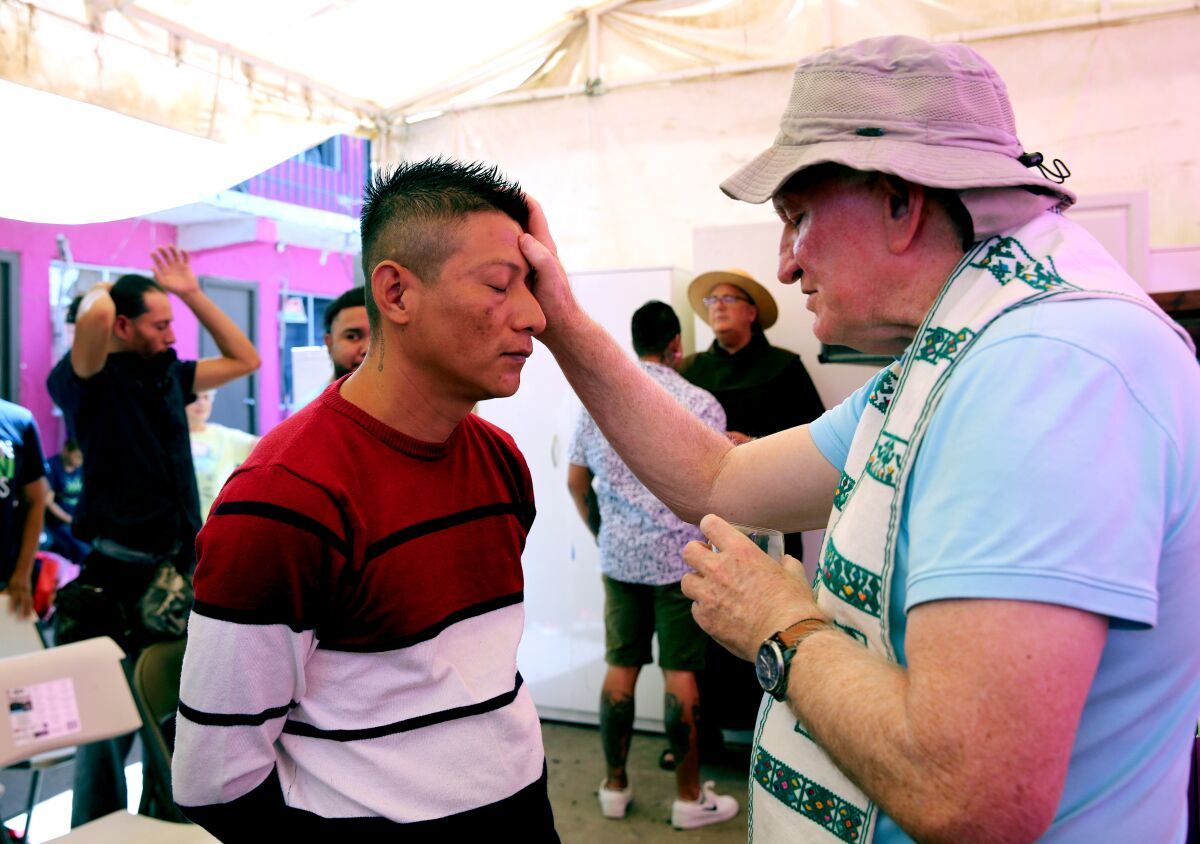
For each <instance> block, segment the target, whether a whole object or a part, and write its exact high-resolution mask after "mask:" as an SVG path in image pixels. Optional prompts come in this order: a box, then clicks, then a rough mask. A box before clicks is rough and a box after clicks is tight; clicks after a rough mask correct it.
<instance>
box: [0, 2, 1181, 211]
mask: <svg viewBox="0 0 1200 844" xmlns="http://www.w3.org/2000/svg"><path fill="white" fill-rule="evenodd" d="M1198 8H1200V2H1197V0H1193V2H1186V3H1176V4H1171V5H1164V4H1163V3H1162V2H1161V0H1159V2H1152V0H1029V2H1019V3H1011V2H1009V3H999V2H986V1H985V0H963V2H956V3H954V4H947V3H944V2H942V0H886V2H877V1H876V0H632V1H630V0H626V1H625V2H621V0H608V2H591V3H585V4H583V5H582V6H580V4H579V3H578V2H577V0H576V2H572V0H522V2H521V3H516V4H503V3H494V2H484V0H441V2H439V3H418V2H396V0H238V2H234V0H133V1H132V2H131V0H5V2H3V3H0V79H6V80H8V81H9V82H11V83H15V84H14V85H0V113H2V114H4V115H5V118H6V119H5V121H4V123H5V131H4V132H3V133H0V144H3V146H0V155H2V160H3V161H4V164H3V167H4V168H5V171H4V173H3V174H2V175H3V179H4V184H5V186H6V190H4V191H2V192H0V215H2V216H9V217H17V218H21V219H30V220H43V221H48V220H55V221H57V222H68V221H71V222H82V221H85V220H88V219H113V218H116V217H121V216H129V215H131V214H138V213H145V212H149V211H152V210H157V209H160V208H162V207H163V205H162V203H172V204H180V203H182V202H186V201H191V200H194V199H198V198H200V197H201V196H204V195H206V194H211V193H214V192H216V191H218V190H221V189H223V188H225V187H228V186H229V185H230V184H232V183H235V182H237V181H240V180H242V179H244V178H246V177H247V176H248V175H250V174H252V173H253V172H256V171H257V170H261V169H264V167H265V166H267V165H269V164H270V163H273V162H275V161H279V160H282V159H284V158H286V157H288V156H290V155H292V154H294V153H296V152H298V151H300V150H301V149H304V148H306V147H308V146H310V145H312V144H313V143H315V142H317V141H319V140H321V139H323V138H325V137H327V136H329V135H331V134H335V133H338V132H359V133H364V134H367V135H369V136H371V137H372V138H374V139H375V140H376V141H377V143H376V155H377V157H378V158H379V159H381V160H395V159H397V158H400V157H405V156H408V155H410V154H411V153H412V152H413V151H415V150H417V149H421V150H423V151H424V150H425V148H426V145H425V144H424V142H423V139H425V138H429V137H439V138H442V139H443V140H444V139H445V137H446V132H447V131H448V127H453V126H460V125H462V124H461V123H459V122H456V121H455V119H453V118H452V117H450V115H453V114H460V115H461V114H463V113H465V112H468V111H478V110H480V109H481V108H484V107H487V108H486V109H485V110H486V111H487V112H488V113H490V114H493V115H494V114H496V113H497V110H496V108H495V107H496V106H498V105H500V104H506V105H509V106H512V105H514V104H517V103H523V102H532V101H537V100H546V99H563V98H571V99H569V100H567V101H566V102H565V103H564V104H562V105H560V106H556V107H554V108H552V109H551V110H550V111H549V112H546V113H549V114H553V115H554V119H555V120H556V121H562V122H561V123H556V124H555V125H554V126H542V127H539V131H546V132H550V133H551V134H556V133H557V134H563V133H565V134H564V137H565V136H566V135H569V134H570V126H571V125H576V126H578V125H580V123H581V122H586V121H588V120H589V119H590V118H591V117H595V116H597V115H596V109H594V108H591V107H590V105H589V103H591V104H593V105H594V103H595V102H597V101H598V100H603V99H605V98H604V97H602V96H601V97H597V95H602V94H608V93H612V94H613V96H616V94H617V93H619V92H620V91H621V89H629V88H638V89H642V95H640V97H635V98H626V99H625V100H623V101H624V102H626V103H632V102H635V101H636V100H637V99H639V98H640V99H648V100H652V101H654V102H655V103H657V107H658V108H661V109H663V110H664V111H662V112H660V113H658V114H653V115H639V119H640V117H649V118H650V122H649V123H648V124H647V125H646V126H645V127H644V132H645V133H646V134H647V138H646V139H645V142H646V143H653V142H652V140H650V137H651V136H654V135H656V134H657V133H659V132H661V131H662V130H663V129H664V128H667V129H668V130H669V124H670V120H671V118H670V112H671V111H672V110H674V109H676V108H679V109H681V110H682V111H684V112H686V111H687V110H688V109H689V108H691V107H693V106H694V105H695V102H694V100H695V97H696V96H697V94H700V93H701V92H703V91H715V90H722V91H731V90H734V89H730V88H728V86H726V87H722V86H721V85H720V84H719V82H713V83H711V84H710V83H703V84H701V85H699V86H697V85H695V84H693V85H691V86H689V87H686V88H679V89H677V93H676V94H675V95H672V96H670V97H668V98H667V100H669V103H668V102H664V100H663V97H661V96H659V95H658V94H656V93H654V90H655V86H661V85H663V84H666V83H679V82H683V81H694V80H704V79H708V80H713V79H716V80H719V79H721V78H723V77H727V76H731V75H734V74H754V75H755V76H756V77H762V78H785V77H786V68H787V67H789V66H790V65H791V64H792V63H793V62H794V61H795V59H796V57H797V56H799V55H802V54H805V53H809V52H812V51H815V50H818V49H821V48H822V47H825V46H828V45H832V44H842V43H848V42H850V41H853V40H856V39H858V38H862V37H866V36H870V35H877V34H883V33H896V32H903V33H908V34H913V35H918V36H922V37H926V38H931V39H935V40H938V39H942V40H946V39H960V40H970V41H972V42H973V43H974V44H975V46H977V47H978V48H980V49H981V50H982V51H983V52H984V53H985V55H989V56H990V55H991V53H990V52H989V51H990V50H992V49H993V48H996V49H998V50H999V51H1000V52H1001V53H1004V54H1006V55H1007V54H1008V53H1009V52H1011V48H1012V45H1014V44H1016V45H1020V44H1026V43H1028V44H1034V43H1037V44H1039V45H1042V46H1039V47H1038V50H1040V51H1042V52H1041V53H1040V54H1039V56H1038V57H1034V59H1035V60H1034V64H1039V63H1040V62H1041V61H1042V60H1043V59H1045V60H1046V63H1047V64H1050V61H1049V59H1048V58H1047V56H1048V55H1052V56H1053V59H1054V65H1055V67H1056V68H1057V71H1058V74H1060V75H1064V74H1065V76H1066V77H1067V78H1070V79H1072V80H1073V82H1075V83H1077V87H1076V93H1077V94H1079V93H1081V92H1082V90H1083V87H1086V83H1087V80H1086V79H1079V78H1078V77H1077V75H1075V76H1074V77H1072V74H1071V73H1070V69H1071V68H1072V67H1076V66H1080V65H1086V64H1087V63H1088V62H1090V61H1094V60H1095V59H1096V57H1095V56H1092V55H1087V54H1072V53H1070V52H1067V51H1065V50H1060V49H1059V48H1055V47H1051V48H1049V49H1050V50H1051V53H1050V54H1047V53H1045V52H1044V51H1045V49H1046V47H1045V46H1044V45H1045V44H1046V42H1045V38H1044V37H1043V36H1039V35H1038V34H1037V33H1040V32H1050V33H1052V35H1053V37H1056V38H1057V37H1059V36H1063V37H1066V38H1068V39H1069V38H1071V37H1076V39H1077V36H1078V34H1079V33H1080V32H1092V33H1099V32H1101V31H1104V30H1110V29H1120V28H1121V27H1120V26H1118V25H1119V24H1122V23H1127V22H1141V21H1147V22H1154V21H1156V20H1159V19H1163V18H1166V19H1167V20H1178V19H1179V18H1180V17H1181V16H1182V17H1184V18H1186V19H1188V20H1190V21H1194V20H1195V17H1196V14H1197V9H1198ZM1135 25H1136V24H1135ZM1168 28H1169V25H1168ZM1039 39H1040V40H1039ZM1093 40H1094V39H1093ZM1194 43H1195V42H1194V41H1193V42H1192V48H1191V49H1185V50H1183V51H1181V53H1186V54H1189V55H1190V53H1191V52H1192V51H1193V49H1194ZM1176 58H1177V57H1172V56H1169V55H1168V56H1164V57H1163V61H1165V62H1167V63H1168V64H1170V63H1171V62H1173V61H1175V60H1176ZM1134 70H1135V71H1139V70H1140V68H1134ZM1002 73H1004V70H1003V69H1002ZM1005 75H1006V76H1007V74H1005ZM1192 78H1193V79H1194V77H1192ZM705 84H708V85H709V87H707V88H706V87H705ZM749 84H750V87H751V88H753V87H755V86H761V85H762V84H763V81H762V79H759V80H758V81H757V82H752V83H749ZM713 86H715V87H713ZM1010 86H1011V83H1010ZM1080 86H1083V87H1080ZM31 90H32V91H37V92H43V93H44V94H45V95H46V97H43V98H41V99H42V102H41V103H39V102H38V98H36V97H33V96H32V95H31ZM668 90H672V89H668ZM1192 90H1193V91H1194V90H1195V89H1194V88H1193V89H1192ZM49 95H58V96H60V97H65V98H68V99H71V100H76V101H80V102H83V103H90V104H92V105H93V106H99V107H101V108H99V109H97V108H91V109H85V108H79V109H75V110H71V109H69V108H67V107H66V105H65V104H63V103H61V102H59V103H57V104H54V105H47V104H45V103H49V102H51V100H49V99H47V97H48V96H49ZM576 95H578V96H576ZM584 95H591V96H586V97H585V96H584ZM1039 96H1040V95H1039ZM732 97H733V99H737V95H736V94H733V95H732ZM689 99H690V100H692V102H690V103H689V102H687V101H688V100H689ZM1133 99H1136V97H1135V98H1131V101H1132V100H1133ZM1014 100H1016V103H1017V114H1018V119H1019V120H1020V118H1021V114H1022V108H1021V106H1022V103H1021V100H1020V98H1019V97H1016V96H1014ZM782 103H783V99H782V96H775V97H773V98H772V99H770V100H763V101H759V102H757V103H756V104H755V106H754V113H755V114H756V115H761V119H759V120H755V121H754V122H755V124H756V128H755V131H754V137H755V140H754V141H753V142H751V143H750V145H749V147H748V148H747V149H744V150H739V151H738V152H737V153H736V154H737V155H738V156H739V157H742V158H744V157H746V156H748V155H750V154H752V153H753V152H755V151H757V148H758V147H761V146H762V145H763V144H764V143H765V142H766V141H767V140H768V139H769V137H770V135H771V134H772V133H773V130H772V129H771V128H770V127H769V126H768V124H770V123H772V122H773V121H774V119H775V117H776V115H777V113H778V110H779V108H780V107H781V106H782ZM1194 106H1195V99H1194V95H1193V96H1192V97H1191V105H1190V107H1189V108H1188V110H1189V111H1190V112H1191V113H1192V115H1194V114H1195V112H1196V109H1195V108H1194ZM740 107H741V104H739V103H737V102H734V101H732V100H728V99H724V100H721V101H720V102H717V101H709V102H708V103H706V105H705V108H706V109H707V112H708V115H709V118H710V121H715V122H726V118H725V117H724V115H723V111H737V110H738V109H739V108H740ZM614 108H615V106H611V105H606V106H605V107H604V108H603V109H601V112H602V113H604V112H611V111H613V109H614ZM47 109H49V111H47ZM103 110H108V111H111V112H116V113H120V114H122V115H126V116H128V117H129V118H133V119H132V120H127V121H126V122H124V123H123V124H115V123H113V121H112V120H111V119H107V121H106V118H105V116H104V115H103V113H102V112H103ZM634 113H636V109H635V112H634ZM50 114H53V115H54V116H48V115H50ZM531 114H532V112H531ZM431 116H440V119H435V120H427V119H426V118H429V117H431ZM485 119H486V118H485ZM498 119H500V120H502V121H503V118H498ZM625 119H628V115H624V116H622V117H621V118H619V120H625ZM1187 119H1191V120H1195V119H1196V118H1195V117H1194V116H1192V117H1190V118H1187ZM763 121H765V123H764V122H763ZM145 124H150V125H148V126H147V125H145ZM759 124H761V125H759ZM763 127H766V128H765V129H764V128H763ZM713 131H715V132H717V133H721V132H723V131H725V130H724V129H723V128H722V127H720V126H716V127H713ZM522 134H524V133H522V132H517V133H516V135H515V136H512V137H508V138H502V139H496V140H497V142H499V143H501V144H505V143H510V144H511V143H516V142H519V141H521V140H522V137H521V136H522ZM110 137H111V138H114V139H118V138H119V139H120V140H119V141H116V142H114V143H100V140H101V139H106V140H107V139H108V138H110ZM1191 137H1192V138H1194V137H1195V134H1192V135H1191ZM534 145H535V146H536V145H537V144H536V143H535V144H534ZM460 146H461V144H460ZM589 149H590V150H591V151H593V152H597V151H598V152H601V153H603V152H604V150H597V148H596V147H595V145H594V144H590V145H589ZM148 150H153V154H147V151H148ZM442 151H447V152H449V151H452V150H449V149H443V150H442ZM479 151H480V153H481V154H483V155H485V156H486V153H487V152H488V150H487V149H486V148H480V149H479ZM554 152H555V154H556V156H558V157H565V158H571V157H572V156H575V157H577V156H578V151H576V150H573V149H570V148H562V147H560V148H558V149H557V150H555V151H554ZM615 152H616V154H618V155H619V154H620V152H619V151H615ZM499 157H503V156H499ZM560 163H561V162H560ZM551 166H557V165H554V164H553V163H551ZM10 171H11V172H10ZM525 172H528V171H524V172H517V175H524V174H525ZM18 175H20V176H22V179H23V181H19V180H17V179H16V176H18ZM35 177H38V178H40V181H39V182H38V183H34V181H33V180H34V179H35ZM118 182H119V183H120V184H121V185H122V186H123V187H122V190H121V191H120V193H121V195H122V201H121V202H120V203H117V204H114V202H113V198H114V196H116V195H117V193H118V192H117V191H114V184H116V183H118ZM168 182H169V183H170V184H167V183H168ZM39 194H40V196H39ZM67 196H69V197H71V202H69V203H64V202H63V201H62V200H63V198H64V197H67ZM89 196H91V197H93V198H95V199H96V200H97V201H96V202H95V203H93V202H90V201H89ZM102 209H107V210H102ZM64 215H67V216H64Z"/></svg>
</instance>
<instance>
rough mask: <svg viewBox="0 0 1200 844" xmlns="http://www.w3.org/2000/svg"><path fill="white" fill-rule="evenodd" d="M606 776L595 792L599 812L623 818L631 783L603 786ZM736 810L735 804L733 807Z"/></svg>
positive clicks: (630, 796) (630, 794)
mask: <svg viewBox="0 0 1200 844" xmlns="http://www.w3.org/2000/svg"><path fill="white" fill-rule="evenodd" d="M607 782H608V777H605V778H604V779H602V780H600V788H599V789H598V790H597V792H596V793H597V794H598V795H599V797H600V814H602V815H604V817H606V818H623V817H625V810H626V809H628V808H629V804H630V803H631V802H633V783H631V782H626V784H625V787H624V788H605V787H604V786H605V784H606V783H607ZM734 808H735V810H736V806H735V807H734Z"/></svg>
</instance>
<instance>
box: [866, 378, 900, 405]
mask: <svg viewBox="0 0 1200 844" xmlns="http://www.w3.org/2000/svg"><path fill="white" fill-rule="evenodd" d="M899 380H900V379H899V377H898V376H897V375H896V373H895V372H893V371H892V369H891V367H888V368H887V369H885V370H883V372H881V373H879V377H878V378H876V379H875V385H874V386H873V387H871V394H870V395H869V396H867V401H869V402H870V403H871V405H872V406H873V407H874V408H875V409H876V410H878V411H879V412H880V413H887V411H888V406H889V405H891V403H892V396H893V395H895V393H896V382H897V381H899Z"/></svg>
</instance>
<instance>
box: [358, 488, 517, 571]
mask: <svg viewBox="0 0 1200 844" xmlns="http://www.w3.org/2000/svg"><path fill="white" fill-rule="evenodd" d="M529 511H530V505H528V504H517V503H515V502H512V501H500V502H497V503H495V504H485V505H483V506H482V507H472V508H471V509H470V510H462V511H460V512H458V513H451V514H449V515H447V516H438V517H437V518H436V519H429V520H427V521H424V522H417V523H416V524H415V525H409V526H408V527H406V528H402V529H401V530H398V531H396V532H395V533H392V534H389V535H387V536H385V537H384V538H383V539H380V540H379V541H378V542H372V543H371V544H370V545H368V546H367V550H366V553H365V554H364V555H363V562H364V563H368V562H370V561H371V560H373V559H375V558H376V557H378V556H379V555H381V554H384V553H386V552H388V551H391V550H392V549H393V548H395V547H397V546H399V545H403V544H404V543H405V542H411V541H412V540H414V539H417V538H419V537H422V536H428V535H429V534H431V533H437V532H438V531H442V530H447V529H448V528H452V527H458V526H459V525H465V524H468V523H470V522H476V521H479V520H480V519H486V518H488V517H490V516H517V517H518V518H519V519H521V520H522V522H523V523H524V524H528V521H527V520H526V518H524V517H527V515H528V513H529Z"/></svg>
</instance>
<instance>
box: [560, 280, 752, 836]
mask: <svg viewBox="0 0 1200 844" xmlns="http://www.w3.org/2000/svg"><path fill="white" fill-rule="evenodd" d="M632 332H633V348H634V351H635V352H637V355H638V361H639V366H640V367H641V368H642V370H643V371H644V372H646V374H648V375H649V376H650V377H651V378H653V379H654V380H655V381H657V382H658V383H659V384H660V385H662V387H663V388H664V389H665V390H666V391H667V392H668V393H670V394H671V395H672V396H673V397H674V398H675V400H676V401H678V402H679V403H680V404H681V405H683V406H684V407H685V408H687V410H689V411H690V412H691V413H692V414H693V415H695V416H696V417H697V418H699V419H700V420H702V421H703V422H704V423H705V424H706V425H708V426H709V427H710V428H712V429H713V430H714V431H721V432H723V431H724V430H725V411H724V410H722V409H721V405H720V403H718V402H717V400H716V399H715V398H714V397H713V396H712V394H711V393H708V392H705V391H704V390H702V389H700V388H699V387H696V386H693V385H692V384H689V383H688V382H687V381H685V380H684V379H683V377H682V376H680V375H679V374H678V373H677V372H676V368H677V367H678V366H679V363H680V361H682V360H683V351H682V346H681V342H680V337H679V317H678V316H676V314H675V312H674V311H673V310H671V307H670V306H669V305H666V304H664V303H662V302H647V303H646V304H645V305H643V306H642V307H640V308H638V310H637V311H636V312H635V313H634V315H633V321H632ZM593 478H594V479H595V482H596V495H597V498H598V501H599V506H600V529H599V532H598V534H597V538H598V540H599V544H600V569H601V571H602V573H603V579H604V621H605V639H606V642H605V645H606V651H607V652H606V654H605V661H606V662H607V663H608V671H607V673H606V674H605V677H604V685H603V687H602V688H601V691H600V737H601V741H602V743H603V745H604V757H605V762H606V765H607V769H608V770H607V774H606V776H605V778H604V779H603V780H602V781H601V783H600V789H599V798H600V810H601V812H602V813H603V814H604V815H605V816H606V817H611V818H622V817H624V816H625V811H626V809H627V808H628V806H629V803H630V801H631V800H632V799H633V787H632V785H631V784H630V782H629V778H628V776H627V775H626V772H625V762H626V759H627V757H628V755H629V742H630V739H631V738H632V736H633V718H634V711H633V706H634V705H633V690H634V686H635V684H636V683H637V678H638V674H639V673H640V672H641V670H642V666H643V665H645V664H647V663H648V662H650V659H651V655H650V640H651V637H652V636H653V634H654V633H656V632H657V634H658V648H659V665H660V666H661V668H662V671H663V679H664V685H665V687H666V688H665V697H664V720H665V722H666V729H667V737H668V739H669V741H670V745H671V750H672V752H673V753H674V755H675V759H676V767H675V781H676V786H677V788H678V794H679V796H678V799H676V800H675V802H674V804H673V805H672V807H671V823H672V824H673V825H674V826H675V827H677V828H680V829H690V828H693V827H698V826H706V825H708V824H712V823H719V822H721V821H725V820H728V819H729V818H732V817H733V816H734V815H736V814H737V811H738V803H737V800H736V799H734V798H733V797H729V796H725V795H720V794H717V793H715V792H714V791H713V790H712V783H711V782H709V783H705V784H704V785H703V786H701V784H700V757H699V750H698V748H697V742H696V724H697V721H698V720H699V692H698V691H697V687H696V673H695V672H696V671H699V670H700V669H702V668H703V667H704V652H705V641H706V640H705V636H704V634H703V633H702V632H701V630H700V628H699V627H698V626H697V625H696V622H695V620H694V619H693V618H692V613H691V602H690V601H689V600H688V599H687V598H686V597H684V595H683V593H682V592H681V591H680V589H679V581H680V579H681V578H682V577H683V575H684V574H685V573H686V572H687V571H688V566H687V564H686V563H684V562H683V560H682V558H681V557H680V551H681V550H682V548H683V546H684V545H686V544H687V543H688V542H690V541H692V540H699V539H702V538H703V537H702V535H701V533H700V531H699V529H698V528H696V527H695V526H693V525H689V524H687V523H685V522H682V521H680V520H679V518H678V517H676V516H675V515H674V514H673V513H671V511H670V510H669V509H668V508H667V506H666V505H665V504H663V503H662V502H661V501H659V500H658V499H657V498H655V497H654V495H653V494H652V493H651V492H650V491H649V490H648V489H646V487H644V486H642V484H641V483H640V482H639V481H638V479H637V478H635V477H634V475H633V473H632V472H631V471H630V470H629V468H628V467H627V466H626V465H625V464H624V463H623V462H621V458H619V457H617V454H616V452H614V451H613V449H612V447H611V446H610V445H609V444H608V442H607V441H606V440H605V439H604V435H603V434H601V433H600V429H599V428H597V427H596V423H595V422H594V421H592V418H591V416H590V415H588V413H587V411H586V410H582V411H580V417H579V424H578V426H577V428H576V431H575V437H574V440H573V441H572V444H571V452H570V466H569V468H568V470H567V486H568V488H569V489H570V491H571V497H572V498H573V499H574V500H575V504H576V507H577V508H578V509H579V514H580V516H582V517H583V520H584V523H585V524H588V526H589V529H592V530H593V532H595V530H594V528H592V524H591V522H589V519H588V514H589V513H588V504H587V495H588V492H589V490H590V489H591V488H592V481H593Z"/></svg>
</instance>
